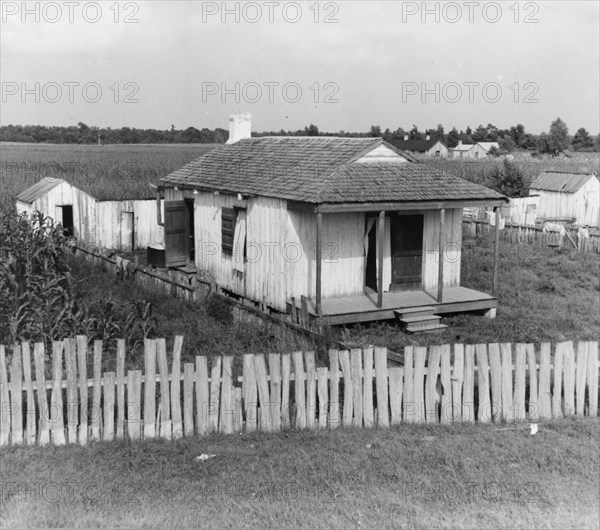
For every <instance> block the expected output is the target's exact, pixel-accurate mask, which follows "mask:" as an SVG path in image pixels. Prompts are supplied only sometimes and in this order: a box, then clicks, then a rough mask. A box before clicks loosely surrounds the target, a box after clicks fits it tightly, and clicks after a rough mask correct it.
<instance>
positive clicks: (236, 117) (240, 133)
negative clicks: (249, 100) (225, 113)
mask: <svg viewBox="0 0 600 530" xmlns="http://www.w3.org/2000/svg"><path fill="white" fill-rule="evenodd" d="M251 132H252V115H251V114H250V113H245V114H240V113H238V114H230V115H229V139H228V140H227V142H226V143H227V144H234V143H235V142H238V141H239V140H243V139H244V138H250V137H251V136H252V134H251Z"/></svg>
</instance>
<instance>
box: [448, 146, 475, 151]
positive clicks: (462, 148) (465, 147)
mask: <svg viewBox="0 0 600 530" xmlns="http://www.w3.org/2000/svg"><path fill="white" fill-rule="evenodd" d="M475 145H476V144H461V145H457V146H456V147H453V148H452V149H453V150H454V151H469V150H470V149H473V147H475Z"/></svg>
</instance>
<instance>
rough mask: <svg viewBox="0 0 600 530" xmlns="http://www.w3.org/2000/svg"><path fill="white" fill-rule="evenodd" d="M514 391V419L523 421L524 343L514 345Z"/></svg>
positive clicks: (525, 372) (525, 364)
mask: <svg viewBox="0 0 600 530" xmlns="http://www.w3.org/2000/svg"><path fill="white" fill-rule="evenodd" d="M515 349H516V352H515V369H514V374H515V375H514V379H515V391H514V400H513V410H514V414H515V420H516V421H525V419H526V418H525V378H526V375H527V351H526V349H525V344H517V345H516V346H515Z"/></svg>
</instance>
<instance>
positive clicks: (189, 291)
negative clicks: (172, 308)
mask: <svg viewBox="0 0 600 530" xmlns="http://www.w3.org/2000/svg"><path fill="white" fill-rule="evenodd" d="M73 252H74V254H75V255H76V256H79V257H81V258H82V259H84V260H86V261H88V262H91V263H95V264H99V265H101V266H102V267H104V268H105V269H106V270H108V271H109V272H111V273H112V274H114V275H115V276H117V277H118V278H121V279H122V280H125V281H130V282H134V283H137V284H138V285H142V286H145V287H147V288H149V289H154V290H157V289H158V290H160V291H162V292H164V293H165V294H168V295H171V296H174V297H176V298H180V299H182V300H186V301H188V302H191V301H198V300H206V299H207V297H208V296H209V295H214V296H217V297H218V298H220V299H221V300H222V301H224V302H226V303H228V304H230V305H231V306H233V307H234V308H236V309H240V310H243V311H245V312H248V313H251V314H254V315H257V316H259V317H261V318H268V319H270V320H272V321H274V322H277V323H279V324H283V325H285V326H288V327H290V328H293V329H295V330H296V331H300V332H302V333H305V334H308V335H310V336H311V337H317V336H321V335H322V333H321V332H322V329H320V328H319V326H318V325H316V324H315V323H314V322H313V321H311V319H310V318H309V315H308V300H307V298H306V297H305V296H302V297H301V299H300V300H299V302H300V304H298V305H299V307H297V304H296V301H295V299H294V298H292V304H291V313H288V314H284V313H281V312H279V311H272V310H271V309H270V308H269V307H267V305H266V304H265V303H256V302H254V301H252V300H250V299H247V298H243V297H241V296H238V297H237V299H235V298H232V297H231V296H227V295H226V294H225V292H224V291H223V290H222V289H221V288H220V287H219V286H218V285H217V284H216V283H215V282H211V281H209V280H206V279H203V278H200V277H198V276H197V275H193V274H192V275H190V274H186V273H184V272H181V271H177V270H174V269H169V270H168V271H166V272H162V271H156V270H150V269H148V268H145V267H142V266H140V265H138V264H137V263H134V262H132V261H129V260H126V259H123V258H121V257H119V256H114V257H110V256H108V255H105V254H102V253H101V252H100V251H98V250H97V249H88V248H85V247H83V246H79V245H76V246H74V247H73Z"/></svg>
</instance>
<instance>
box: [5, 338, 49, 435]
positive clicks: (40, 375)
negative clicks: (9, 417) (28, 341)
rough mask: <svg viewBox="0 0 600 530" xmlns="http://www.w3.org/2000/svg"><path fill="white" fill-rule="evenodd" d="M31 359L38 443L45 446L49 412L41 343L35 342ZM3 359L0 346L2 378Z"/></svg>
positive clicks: (44, 360)
mask: <svg viewBox="0 0 600 530" xmlns="http://www.w3.org/2000/svg"><path fill="white" fill-rule="evenodd" d="M33 357H34V361H35V385H36V390H37V398H38V410H39V413H40V428H39V432H40V438H39V441H38V443H39V444H40V445H47V444H48V443H50V430H49V428H50V418H49V413H50V410H49V409H48V395H47V394H46V376H45V368H46V366H45V365H46V355H45V352H44V343H43V342H36V343H35V344H34V345H33ZM3 359H4V346H1V345H0V377H2V372H3V371H4V377H5V376H6V365H5V364H4V361H3ZM3 367H4V368H3ZM4 388H6V391H7V392H8V386H5V387H4ZM6 400H7V401H8V396H7V397H6ZM2 401H4V397H3V398H2Z"/></svg>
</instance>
